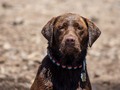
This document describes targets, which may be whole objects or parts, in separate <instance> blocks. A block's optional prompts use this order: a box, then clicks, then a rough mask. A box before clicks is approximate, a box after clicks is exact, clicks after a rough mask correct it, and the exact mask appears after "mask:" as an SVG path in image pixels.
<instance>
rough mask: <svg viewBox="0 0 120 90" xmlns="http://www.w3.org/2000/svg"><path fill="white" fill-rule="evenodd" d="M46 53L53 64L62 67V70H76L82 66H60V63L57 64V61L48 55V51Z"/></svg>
mask: <svg viewBox="0 0 120 90" xmlns="http://www.w3.org/2000/svg"><path fill="white" fill-rule="evenodd" d="M47 53H48V56H49V58H50V60H51V61H52V62H53V63H54V64H56V65H57V66H60V67H62V68H66V69H69V70H71V69H78V68H81V67H82V65H79V66H67V65H62V64H61V63H60V62H58V61H57V60H55V59H54V58H53V57H52V55H51V54H50V52H49V51H48V52H47Z"/></svg>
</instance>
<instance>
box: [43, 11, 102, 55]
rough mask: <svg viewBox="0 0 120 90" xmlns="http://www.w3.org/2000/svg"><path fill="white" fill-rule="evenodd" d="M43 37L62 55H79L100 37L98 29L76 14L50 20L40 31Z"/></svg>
mask: <svg viewBox="0 0 120 90" xmlns="http://www.w3.org/2000/svg"><path fill="white" fill-rule="evenodd" d="M42 34H43V36H44V37H45V38H46V39H47V40H48V43H49V46H50V47H51V48H56V49H58V50H59V51H60V52H61V53H62V54H64V55H66V54H67V55H72V54H77V53H80V52H81V51H82V50H84V49H87V47H88V45H89V46H90V47H91V46H92V45H93V43H94V42H95V41H96V40H97V38H98V37H99V36H100V34H101V32H100V30H99V29H98V27H97V26H96V25H95V24H94V23H93V22H91V21H90V20H88V19H86V18H84V17H81V16H79V15H77V14H72V13H67V14H64V15H60V16H58V17H54V18H52V19H51V20H50V21H49V22H48V23H47V24H46V25H45V26H44V27H43V29H42Z"/></svg>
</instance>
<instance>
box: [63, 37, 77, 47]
mask: <svg viewBox="0 0 120 90" xmlns="http://www.w3.org/2000/svg"><path fill="white" fill-rule="evenodd" d="M65 44H66V45H74V44H75V38H74V37H67V38H66V41H65Z"/></svg>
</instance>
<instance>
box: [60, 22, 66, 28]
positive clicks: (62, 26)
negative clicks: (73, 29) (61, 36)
mask: <svg viewBox="0 0 120 90" xmlns="http://www.w3.org/2000/svg"><path fill="white" fill-rule="evenodd" d="M66 27H67V24H66V23H64V24H63V25H61V26H59V27H58V28H59V29H64V28H66Z"/></svg>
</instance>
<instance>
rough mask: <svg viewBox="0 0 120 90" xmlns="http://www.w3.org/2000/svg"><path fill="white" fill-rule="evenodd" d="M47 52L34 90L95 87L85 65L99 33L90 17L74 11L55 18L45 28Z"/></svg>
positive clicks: (65, 89)
mask: <svg viewBox="0 0 120 90" xmlns="http://www.w3.org/2000/svg"><path fill="white" fill-rule="evenodd" d="M42 34H43V36H44V37H45V38H46V39H47V40H48V48H47V50H48V52H47V55H46V56H45V58H44V59H43V61H42V64H41V65H40V67H39V69H38V73H37V75H36V78H35V80H34V83H33V85H32V87H31V90H92V88H91V84H90V80H89V76H88V73H87V67H86V54H87V48H88V46H90V47H91V46H92V45H93V43H94V42H95V41H96V40H97V38H98V37H99V36H100V34H101V32H100V30H99V29H98V27H97V26H96V25H95V24H94V23H93V22H92V21H90V20H88V19H86V18H84V17H82V16H80V15H77V14H73V13H66V14H63V15H60V16H57V17H53V18H52V19H51V20H50V21H49V22H48V23H47V24H46V25H45V26H44V27H43V29H42Z"/></svg>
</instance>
